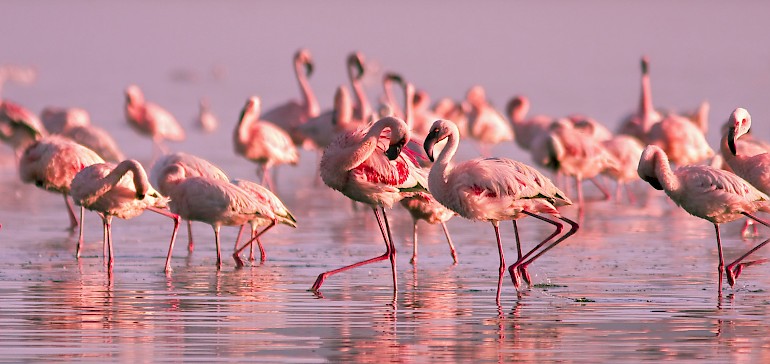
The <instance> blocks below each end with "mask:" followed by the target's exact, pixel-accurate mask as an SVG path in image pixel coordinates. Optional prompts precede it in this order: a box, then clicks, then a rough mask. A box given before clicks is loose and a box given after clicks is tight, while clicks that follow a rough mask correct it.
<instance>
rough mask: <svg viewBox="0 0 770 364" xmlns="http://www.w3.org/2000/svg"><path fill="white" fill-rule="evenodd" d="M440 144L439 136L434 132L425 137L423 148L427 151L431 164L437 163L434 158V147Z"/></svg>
mask: <svg viewBox="0 0 770 364" xmlns="http://www.w3.org/2000/svg"><path fill="white" fill-rule="evenodd" d="M436 143H438V134H437V133H436V132H434V131H431V132H430V133H428V135H427V136H426V137H425V141H424V142H423V143H422V148H423V149H425V154H426V155H427V156H428V159H430V161H431V162H435V160H434V158H433V146H434V145H436Z"/></svg>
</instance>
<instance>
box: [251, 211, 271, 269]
mask: <svg viewBox="0 0 770 364" xmlns="http://www.w3.org/2000/svg"><path fill="white" fill-rule="evenodd" d="M272 225H275V220H273V222H272V224H271V226H270V227H272ZM265 230H267V229H265ZM251 237H252V238H254V240H256V241H257V246H258V247H259V259H260V261H261V262H264V261H265V260H267V254H266V253H265V248H264V247H263V246H262V241H260V240H259V238H258V237H257V224H255V223H254V222H253V221H252V222H251ZM255 260H256V259H255V258H254V243H253V242H252V243H251V245H249V261H251V262H253V261H255Z"/></svg>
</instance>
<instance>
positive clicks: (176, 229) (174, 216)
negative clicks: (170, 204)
mask: <svg viewBox="0 0 770 364" xmlns="http://www.w3.org/2000/svg"><path fill="white" fill-rule="evenodd" d="M147 210H149V211H152V212H155V213H158V214H161V215H163V216H168V217H170V218H171V219H172V220H174V230H173V231H172V232H171V241H170V242H169V243H168V255H167V256H166V267H165V268H164V271H165V272H166V273H169V272H171V251H172V250H173V249H174V241H175V240H176V234H177V232H179V223H180V221H181V219H180V218H179V215H177V214H175V213H173V212H170V211H166V210H163V209H159V208H157V207H152V206H150V207H147Z"/></svg>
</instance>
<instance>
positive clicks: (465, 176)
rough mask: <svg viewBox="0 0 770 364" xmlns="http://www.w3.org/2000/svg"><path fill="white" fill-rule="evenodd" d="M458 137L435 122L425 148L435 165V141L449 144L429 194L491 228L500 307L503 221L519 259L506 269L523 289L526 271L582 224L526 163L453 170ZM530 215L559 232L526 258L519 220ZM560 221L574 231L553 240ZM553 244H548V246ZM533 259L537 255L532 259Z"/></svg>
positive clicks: (481, 161)
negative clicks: (497, 262)
mask: <svg viewBox="0 0 770 364" xmlns="http://www.w3.org/2000/svg"><path fill="white" fill-rule="evenodd" d="M458 134H459V132H458V130H457V126H456V125H455V124H454V123H452V122H450V121H447V120H436V121H435V122H434V123H433V126H432V127H431V131H430V133H429V134H428V136H427V137H426V138H425V143H424V146H425V152H426V153H427V154H428V158H430V159H431V160H434V157H433V146H434V145H435V144H436V143H437V142H439V141H441V140H443V139H447V140H448V141H447V144H446V147H444V149H443V150H442V151H441V153H440V154H439V156H438V158H436V159H435V163H434V164H433V167H431V170H430V174H429V176H428V189H429V190H430V192H431V194H433V196H434V197H435V198H436V200H438V202H440V203H441V204H442V205H444V206H446V207H448V208H449V209H450V210H452V211H454V212H456V213H457V214H458V215H460V216H462V217H464V218H466V219H470V220H481V221H489V222H491V223H492V226H493V227H494V230H495V235H496V237H497V248H498V252H499V255H500V268H499V273H500V275H499V279H498V282H497V298H496V301H497V303H498V304H499V303H500V290H501V289H502V284H503V275H504V273H505V258H504V254H503V244H502V241H501V240H500V229H499V222H500V221H502V220H512V221H513V226H514V232H515V233H516V245H517V250H518V253H519V257H518V260H517V261H516V262H515V263H514V264H512V265H511V266H510V267H509V268H508V271H509V272H510V274H511V279H512V280H513V283H514V285H515V286H516V287H518V285H519V277H521V278H523V279H524V280H525V281H526V282H527V283H530V282H531V279H530V277H529V273H528V272H527V267H528V266H529V264H531V263H532V262H533V261H534V260H535V259H537V258H538V257H540V256H541V255H542V254H544V253H545V252H546V251H548V250H550V249H552V248H553V247H554V246H556V245H557V244H559V243H560V242H562V241H563V240H564V239H566V238H568V237H569V236H571V235H573V234H574V233H575V232H576V231H577V229H578V224H577V223H576V222H574V221H572V220H570V219H568V218H566V217H564V216H562V215H561V214H560V213H559V211H558V210H556V207H558V206H564V205H569V204H571V203H572V202H571V201H570V200H569V198H567V197H566V196H564V193H563V192H561V191H560V190H559V189H558V188H556V186H554V184H553V183H551V181H550V180H549V179H548V178H546V177H545V176H544V175H542V174H541V173H540V172H538V171H537V170H536V169H534V168H532V167H530V166H528V165H526V164H524V163H520V162H517V161H514V160H510V159H503V158H478V159H473V160H470V161H467V162H463V163H459V164H457V165H456V166H454V167H450V165H449V164H450V161H451V159H452V157H453V156H454V154H455V153H456V152H457V147H458V145H459V136H458ZM541 212H544V213H548V214H550V215H552V216H554V217H555V218H556V219H552V218H547V217H544V216H540V215H537V214H538V213H541ZM527 215H528V216H532V217H535V218H537V219H539V220H542V221H545V222H547V223H550V224H552V225H554V226H556V231H554V233H552V234H551V235H549V236H548V237H547V238H545V239H544V240H543V241H541V242H540V243H539V244H537V245H536V246H535V247H534V248H533V249H532V250H530V251H529V252H528V253H526V254H522V251H521V245H520V243H519V237H518V227H517V225H516V220H517V219H519V218H521V217H524V216H527ZM558 220H562V221H565V222H567V223H568V224H569V225H570V229H569V231H568V232H566V233H565V234H563V235H562V236H561V237H559V238H558V239H556V240H554V238H556V237H557V236H558V235H559V234H560V233H561V232H562V230H563V228H564V224H562V223H561V222H560V221H558ZM552 240H553V241H552ZM551 241H552V242H551ZM549 242H550V244H549V245H547V246H546V244H547V243H549ZM544 246H545V247H544ZM543 247H544V248H543ZM541 248H543V249H541ZM538 250H539V252H538ZM535 252H537V254H535ZM533 254H535V255H534V256H532V255H533Z"/></svg>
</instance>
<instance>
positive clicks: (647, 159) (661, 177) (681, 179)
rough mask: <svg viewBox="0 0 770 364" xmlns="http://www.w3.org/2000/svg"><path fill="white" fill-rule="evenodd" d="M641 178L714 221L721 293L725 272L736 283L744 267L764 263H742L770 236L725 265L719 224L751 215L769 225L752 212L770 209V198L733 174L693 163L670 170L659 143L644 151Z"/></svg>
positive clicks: (679, 204) (675, 200) (732, 282)
mask: <svg viewBox="0 0 770 364" xmlns="http://www.w3.org/2000/svg"><path fill="white" fill-rule="evenodd" d="M637 171H638V173H639V177H641V178H642V179H643V180H645V181H647V182H648V183H649V184H650V185H651V186H652V187H653V188H655V189H657V190H663V191H665V192H666V195H668V197H669V198H671V200H673V201H674V202H675V203H676V204H677V205H678V206H680V207H681V208H683V209H684V210H685V211H687V212H688V213H689V214H690V215H693V216H696V217H700V218H701V219H704V220H707V221H709V222H711V223H713V224H714V228H715V229H716V235H717V250H718V252H719V266H718V267H717V270H718V271H719V294H720V295H721V294H722V274H723V270H724V273H726V274H727V283H729V284H730V286H733V285H734V284H735V279H737V278H738V276H739V275H740V273H741V271H742V270H743V268H744V267H745V266H748V265H751V264H755V263H759V262H762V261H763V260H760V261H753V262H746V263H742V261H743V259H745V258H746V257H747V256H749V255H750V254H751V253H753V252H754V251H756V250H757V249H759V248H761V247H762V246H764V245H765V244H767V243H768V242H770V239H768V240H765V241H764V242H762V243H760V244H759V245H757V246H755V247H754V248H752V249H751V250H749V251H748V252H747V253H745V254H744V255H742V256H741V257H739V258H738V259H736V260H735V261H733V262H732V263H730V264H728V265H727V266H725V264H724V258H723V255H722V240H721V238H720V236H719V224H721V223H725V222H730V221H734V220H736V219H738V218H740V217H742V216H748V217H750V218H752V219H754V220H755V221H757V222H759V223H761V224H763V225H765V226H770V223H767V222H765V221H763V220H760V219H758V218H757V217H756V216H754V215H753V214H754V213H755V212H756V211H764V212H770V197H768V196H767V195H766V194H764V193H762V192H760V191H759V190H758V189H756V188H755V187H754V186H752V185H751V184H749V183H748V182H746V181H745V180H743V179H742V178H740V177H738V176H736V175H735V174H733V173H730V172H727V171H724V170H721V169H716V168H711V167H708V166H703V165H690V166H682V167H679V168H677V169H676V170H675V171H672V170H671V167H670V165H669V161H668V157H667V156H666V153H665V152H664V151H663V150H662V149H661V148H660V147H658V146H655V145H648V146H647V147H646V148H645V149H644V152H643V153H642V157H641V160H640V161H639V167H638V170H637Z"/></svg>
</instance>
